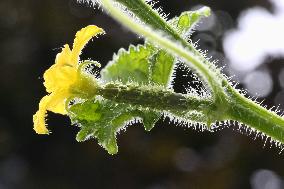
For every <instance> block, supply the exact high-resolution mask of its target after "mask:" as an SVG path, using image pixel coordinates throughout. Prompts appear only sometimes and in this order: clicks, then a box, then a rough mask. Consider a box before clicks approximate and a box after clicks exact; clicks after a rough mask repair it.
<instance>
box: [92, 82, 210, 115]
mask: <svg viewBox="0 0 284 189" xmlns="http://www.w3.org/2000/svg"><path fill="white" fill-rule="evenodd" d="M96 94H97V95H101V96H102V97H104V98H106V99H109V100H112V101H115V102H118V103H127V104H132V105H140V106H142V107H148V108H154V109H157V110H159V111H172V112H177V111H179V112H188V111H192V110H195V111H201V112H203V111H207V109H208V108H209V109H210V108H211V109H214V106H213V104H212V101H210V100H208V99H205V98H200V97H198V96H189V95H183V94H180V93H174V92H173V91H168V90H162V89H159V88H150V87H141V86H134V85H128V86H127V85H116V84H107V85H105V86H102V87H100V88H99V89H98V90H97V92H96Z"/></svg>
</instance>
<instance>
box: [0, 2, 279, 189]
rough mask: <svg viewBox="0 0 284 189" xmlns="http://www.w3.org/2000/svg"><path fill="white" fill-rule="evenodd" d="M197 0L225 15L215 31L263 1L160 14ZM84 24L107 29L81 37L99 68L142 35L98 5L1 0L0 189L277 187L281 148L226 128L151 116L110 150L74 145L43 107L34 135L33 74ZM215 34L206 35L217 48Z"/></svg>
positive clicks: (69, 132)
mask: <svg viewBox="0 0 284 189" xmlns="http://www.w3.org/2000/svg"><path fill="white" fill-rule="evenodd" d="M198 4H204V5H207V6H210V7H211V8H212V9H213V10H214V11H217V12H218V11H222V12H226V13H227V14H229V15H230V16H231V18H232V24H231V25H228V26H227V27H225V28H224V29H223V31H222V33H224V32H225V31H226V30H228V29H230V28H232V27H235V24H236V19H237V17H238V16H239V14H240V12H241V11H242V10H244V9H246V8H248V7H252V6H256V5H258V6H263V7H265V8H267V9H268V10H269V9H270V4H269V2H268V1H265V0H238V1H228V0H214V1H205V0H176V1H174V0H161V2H160V3H159V5H161V6H162V7H164V12H166V13H170V16H169V17H173V16H175V15H179V14H180V13H181V12H182V11H185V10H189V9H191V7H193V6H195V5H198ZM89 24H95V25H98V26H100V27H102V28H104V29H105V31H106V33H107V34H106V35H104V36H101V37H99V38H98V39H95V40H94V42H92V43H90V44H88V46H87V47H86V48H85V49H84V52H83V55H82V59H86V58H92V59H93V60H98V61H99V62H101V63H102V64H103V65H105V64H106V63H107V61H109V60H111V58H112V55H113V53H114V52H117V51H118V49H119V48H120V47H125V48H127V47H128V46H129V44H137V43H141V42H142V41H141V39H139V38H138V37H137V36H135V35H134V34H132V33H131V32H129V31H127V30H126V29H124V28H122V27H121V26H120V25H119V24H117V23H116V22H115V21H113V20H112V19H111V18H110V17H109V16H107V15H105V14H103V13H102V12H101V10H98V9H93V8H90V7H88V6H86V5H79V4H77V3H76V1H75V0H60V1H56V0H41V1H38V0H21V1H19V0H1V1H0V42H1V43H0V57H1V61H0V105H1V108H0V111H1V112H0V189H2V188H3V189H14V188H29V189H30V188H35V189H37V188H40V189H41V188H43V189H49V188H50V189H51V188H52V189H57V188H60V189H64V188H68V189H75V188H96V189H97V188H106V189H110V188H117V189H128V188H137V189H140V188H141V189H142V188H146V189H176V188H181V189H187V188H193V189H227V188H228V189H239V188H243V189H248V188H256V189H260V188H265V187H266V186H271V187H270V189H278V188H279V183H280V186H282V187H281V188H284V185H283V178H284V166H283V163H284V162H283V159H284V155H283V154H280V155H279V152H280V150H279V149H277V148H275V147H272V148H270V144H266V146H265V147H264V141H263V140H261V139H260V138H257V139H255V140H254V136H253V135H251V136H247V135H243V134H240V133H239V132H238V131H236V130H237V128H234V127H233V126H232V127H230V128H224V129H223V130H221V131H218V132H215V133H210V132H199V131H196V130H194V129H192V128H186V127H181V126H176V125H175V124H174V123H169V121H168V120H165V121H159V123H158V124H157V126H156V127H155V128H154V129H153V130H152V131H151V132H145V131H144V129H143V127H142V125H141V124H136V125H132V126H130V127H128V129H127V132H124V133H121V134H120V135H119V136H118V143H119V153H118V154H117V155H114V156H111V155H108V154H107V152H106V151H105V150H104V149H103V148H101V147H100V146H99V145H98V144H97V141H95V140H90V141H87V142H84V143H78V142H76V140H75V135H76V132H77V131H78V128H77V127H74V126H70V121H69V119H68V118H67V117H64V116H61V115H56V114H52V113H49V115H48V125H49V129H50V130H52V134H51V135H49V136H43V135H37V134H36V133H35V132H34V131H33V129H32V128H33V123H32V115H33V114H34V113H35V112H36V111H37V109H38V102H39V100H40V99H41V97H42V96H43V95H45V94H46V92H45V88H44V86H43V84H42V82H43V79H42V74H43V72H44V70H46V69H47V68H48V67H50V66H51V65H52V64H53V63H54V59H55V56H56V54H57V53H58V52H60V47H62V46H63V45H64V44H66V43H68V44H72V42H73V39H74V35H75V33H76V31H78V30H79V29H80V28H82V27H85V26H86V25H89ZM198 34H200V33H198V32H197V33H196V34H194V36H196V35H198ZM194 36H193V37H194ZM222 36H223V35H222V34H220V35H218V36H214V39H215V40H216V44H217V46H216V48H217V49H218V50H219V51H222V43H221V40H222ZM200 43H201V48H202V47H206V45H207V46H208V43H206V41H202V40H201V42H200ZM209 46H210V43H209ZM220 64H222V62H221V63H220ZM283 65H284V64H283V60H280V59H279V60H273V61H272V60H271V62H270V63H269V65H268V66H269V69H270V73H272V75H275V74H277V73H278V71H279V69H280V68H283ZM274 79H275V78H274ZM275 80H276V79H275ZM175 83H176V88H177V90H181V88H180V86H182V84H183V83H186V81H185V78H182V77H180V76H179V77H178V78H177V79H176V80H175ZM279 91H280V87H279V86H278V84H277V82H275V84H274V88H273V91H272V93H271V94H270V95H269V96H268V97H267V98H266V101H265V102H264V103H265V104H266V105H268V106H272V105H273V98H274V97H275V95H276V93H278V92H279ZM260 100H261V99H260ZM257 179H258V180H257ZM269 179H270V180H269ZM255 181H259V183H260V184H261V183H262V182H260V181H267V182H268V183H270V184H271V183H272V184H271V185H267V182H266V185H265V184H262V186H261V187H260V188H257V186H256V185H257V184H255ZM275 183H276V184H275ZM281 183H282V185H281ZM277 184H278V185H277Z"/></svg>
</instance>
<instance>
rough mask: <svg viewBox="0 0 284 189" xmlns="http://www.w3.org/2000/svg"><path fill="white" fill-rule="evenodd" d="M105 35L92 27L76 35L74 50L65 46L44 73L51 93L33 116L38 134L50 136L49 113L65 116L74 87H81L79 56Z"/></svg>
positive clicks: (97, 28)
mask: <svg viewBox="0 0 284 189" xmlns="http://www.w3.org/2000/svg"><path fill="white" fill-rule="evenodd" d="M102 33H104V31H103V29H101V28H99V27H97V26H94V25H90V26H87V27H85V28H83V29H81V30H80V31H78V32H77V33H76V37H75V40H74V44H73V49H72V50H70V48H69V45H64V47H63V49H62V52H61V53H58V54H57V56H56V59H55V64H54V65H52V66H51V67H50V68H49V69H48V70H46V71H45V73H44V86H45V88H46V91H47V92H48V93H49V94H48V95H46V96H44V97H43V98H42V99H41V100H40V103H39V110H38V111H37V112H36V114H35V115H34V116H33V122H34V130H35V131H36V133H38V134H48V133H49V131H48V129H47V127H46V123H45V117H46V113H47V111H52V112H54V113H59V114H63V115H65V114H66V113H67V112H66V109H65V101H66V99H67V98H69V97H72V91H71V88H72V86H75V85H76V84H79V85H80V81H81V80H82V78H80V76H81V75H80V73H78V72H80V70H78V65H79V56H80V54H81V51H82V49H83V48H84V46H85V45H86V44H87V43H88V41H89V40H90V39H91V38H92V37H94V36H96V35H98V34H102Z"/></svg>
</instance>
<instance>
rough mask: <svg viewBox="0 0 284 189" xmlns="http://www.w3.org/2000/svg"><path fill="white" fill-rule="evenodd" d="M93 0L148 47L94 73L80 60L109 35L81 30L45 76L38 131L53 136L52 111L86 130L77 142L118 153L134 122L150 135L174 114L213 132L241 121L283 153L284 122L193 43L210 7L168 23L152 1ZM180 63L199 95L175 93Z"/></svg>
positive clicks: (36, 118) (132, 48) (89, 62)
mask: <svg viewBox="0 0 284 189" xmlns="http://www.w3.org/2000/svg"><path fill="white" fill-rule="evenodd" d="M83 2H86V1H83ZM87 2H89V3H91V4H92V5H94V6H99V7H101V8H102V9H104V10H105V11H106V12H107V13H108V14H109V15H110V16H112V17H113V18H114V19H116V20H117V21H118V22H120V23H121V24H122V25H124V26H125V27H127V28H129V29H130V30H131V31H133V32H134V33H136V34H137V35H139V36H141V37H143V38H144V39H145V42H144V44H142V45H137V46H133V45H130V46H129V48H128V49H123V48H122V49H120V50H119V51H118V52H117V53H116V54H115V55H114V56H113V59H112V60H110V61H109V62H108V63H107V65H106V66H105V67H104V68H103V69H101V70H100V73H94V72H93V70H94V69H95V67H100V64H99V63H98V62H96V61H92V60H86V61H80V59H79V55H80V53H81V50H82V49H83V47H84V46H85V44H86V43H87V42H88V41H89V40H90V39H91V38H92V37H94V36H97V35H101V34H104V31H103V29H101V28H99V27H97V26H87V27H86V28H83V29H82V30H80V31H79V32H77V34H76V37H75V40H74V44H73V48H72V50H71V49H70V47H69V46H68V45H65V46H64V47H63V49H62V52H61V53H59V54H58V55H57V57H56V60H55V64H54V65H53V66H51V68H49V69H48V70H47V71H46V72H45V73H44V80H45V82H44V85H45V87H46V90H47V92H48V95H46V96H45V97H43V98H42V100H41V101H40V103H39V110H38V111H37V113H36V114H35V115H34V117H33V120H34V130H35V131H36V132H37V133H39V134H48V133H50V132H49V130H48V129H47V127H46V123H45V117H46V113H47V111H53V112H55V113H60V114H63V115H67V116H69V117H70V119H71V121H72V124H74V125H76V126H78V127H80V131H79V132H78V134H77V136H76V139H77V140H78V141H85V140H88V139H90V138H96V139H97V140H98V143H99V144H100V145H101V146H102V147H103V148H105V149H106V150H107V151H108V153H110V154H116V153H117V152H118V146H117V142H116V136H117V134H118V133H119V132H120V131H121V130H124V129H126V127H127V126H128V125H130V124H131V123H134V122H141V123H143V124H144V127H145V130H147V131H150V130H151V129H152V128H153V127H154V126H155V123H156V122H157V121H158V120H159V119H161V117H169V118H171V119H172V120H175V121H176V122H181V123H183V124H187V125H188V126H192V127H198V128H200V129H201V130H209V131H214V130H216V128H217V127H218V126H219V125H226V124H227V125H229V124H232V123H237V124H239V125H241V126H242V127H245V128H248V129H249V130H250V131H253V132H254V133H255V134H256V136H261V137H263V138H265V140H269V141H270V142H271V143H273V144H275V145H276V146H277V147H279V148H280V149H281V150H282V149H283V143H284V118H283V117H282V116H280V115H278V114H277V113H278V112H273V111H272V110H268V109H266V108H264V107H263V106H261V104H260V103H258V102H256V101H253V100H251V99H249V98H246V97H245V95H244V94H243V92H242V90H239V89H236V87H235V86H234V85H233V82H232V81H230V79H229V77H227V76H226V75H225V74H223V73H222V70H221V69H220V68H218V67H217V66H216V65H215V63H216V62H215V61H214V60H211V59H210V58H208V57H207V56H206V52H203V51H201V50H198V48H197V46H196V44H194V43H192V41H191V40H190V36H191V34H192V32H193V30H194V27H195V26H196V24H197V23H198V22H199V21H200V19H201V18H202V17H207V16H209V15H210V8H208V7H203V8H201V9H199V10H196V11H187V12H183V13H181V14H180V15H179V16H177V17H174V18H172V19H167V17H166V16H165V14H164V13H162V12H161V11H160V9H158V10H155V9H154V8H153V5H154V4H155V2H154V1H151V0H97V1H95V0H89V1H87ZM178 64H183V66H185V67H186V68H187V69H190V70H191V71H192V73H193V74H194V76H195V78H196V80H197V81H198V82H202V86H203V87H200V88H199V89H198V91H196V89H193V88H190V89H188V90H187V94H181V93H177V92H175V91H174V89H173V87H172V80H173V78H174V75H175V74H174V68H175V67H176V66H177V65H178ZM220 123H221V124H220Z"/></svg>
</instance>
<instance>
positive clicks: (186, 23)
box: [170, 7, 210, 35]
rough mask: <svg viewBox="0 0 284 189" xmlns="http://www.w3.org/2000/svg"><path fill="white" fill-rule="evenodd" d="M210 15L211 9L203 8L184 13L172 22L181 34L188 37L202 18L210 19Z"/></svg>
mask: <svg viewBox="0 0 284 189" xmlns="http://www.w3.org/2000/svg"><path fill="white" fill-rule="evenodd" d="M209 15H210V8H209V7H202V8H200V9H198V10H195V11H186V12H183V13H182V14H181V15H180V16H179V17H178V18H174V19H172V20H171V21H170V22H172V23H173V25H174V27H175V28H177V32H178V33H179V34H182V35H186V34H188V33H190V32H191V31H192V30H193V29H194V26H195V25H196V24H197V23H198V22H199V21H200V19H201V18H202V17H208V16H209Z"/></svg>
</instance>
